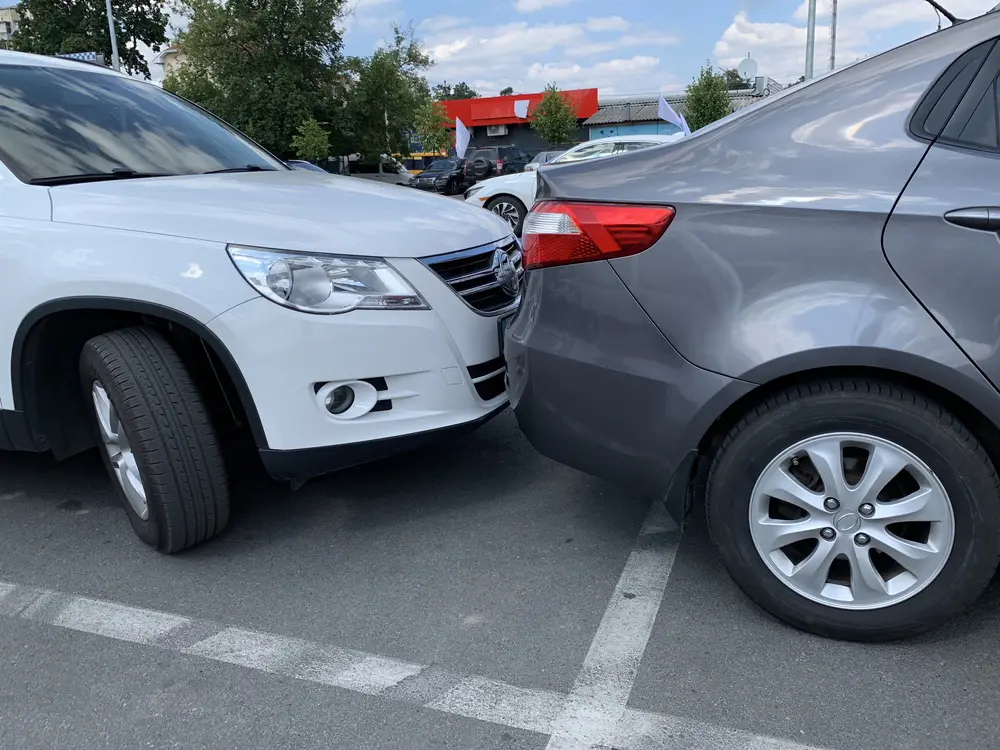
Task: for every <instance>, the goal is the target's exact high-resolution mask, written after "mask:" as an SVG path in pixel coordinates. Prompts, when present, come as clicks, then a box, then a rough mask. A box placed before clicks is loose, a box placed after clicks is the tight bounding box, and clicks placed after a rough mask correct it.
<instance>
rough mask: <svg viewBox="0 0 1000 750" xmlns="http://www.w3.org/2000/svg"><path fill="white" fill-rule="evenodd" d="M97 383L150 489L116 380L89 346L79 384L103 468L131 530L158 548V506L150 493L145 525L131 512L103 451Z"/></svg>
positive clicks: (145, 484) (141, 477)
mask: <svg viewBox="0 0 1000 750" xmlns="http://www.w3.org/2000/svg"><path fill="white" fill-rule="evenodd" d="M95 381H96V382H98V383H100V384H101V386H102V387H103V388H104V392H105V393H107V394H108V399H110V401H111V404H112V406H114V408H115V412H116V413H117V414H118V419H119V422H120V423H121V429H122V430H124V431H125V437H127V438H128V441H129V445H130V446H132V450H133V453H134V455H135V459H136V465H137V466H138V468H139V477H140V479H141V480H142V483H143V486H144V487H147V488H148V487H149V486H150V485H149V481H148V479H147V469H146V463H147V460H148V459H147V457H146V456H145V454H144V453H143V451H142V450H141V448H139V447H138V446H139V443H138V437H137V436H135V435H134V434H133V433H134V430H133V428H132V419H131V416H130V415H129V414H128V412H127V409H126V407H125V406H123V404H122V399H121V398H120V396H119V394H118V391H117V389H116V388H115V385H114V381H113V379H112V378H111V376H110V374H109V373H108V372H106V369H105V368H104V367H102V363H101V361H100V358H99V357H97V356H96V355H95V353H94V350H93V349H91V347H89V346H87V347H85V348H84V352H83V356H82V358H81V360H80V384H81V387H82V390H83V395H84V399H85V402H84V403H86V405H87V411H88V413H89V420H90V425H91V429H92V430H93V432H94V436H95V438H96V441H97V450H98V451H99V452H100V454H101V461H102V462H103V463H104V468H105V470H106V471H107V472H108V476H109V477H110V478H111V483H112V484H113V485H114V488H115V494H116V495H117V496H118V500H119V502H121V504H122V507H123V508H125V512H126V513H127V514H128V520H129V523H130V524H131V526H132V530H133V531H134V532H135V534H136V536H138V537H139V538H140V539H141V540H142V541H143V542H144V543H146V544H148V545H151V546H153V547H155V546H156V545H157V544H158V542H159V538H160V533H159V519H158V517H157V514H158V512H159V510H160V509H159V506H158V505H157V503H156V502H154V501H153V499H152V498H150V497H149V492H148V490H147V493H146V503H147V506H148V508H149V518H148V519H146V520H145V521H144V520H143V519H142V518H140V517H139V515H138V514H137V513H136V512H135V511H134V510H133V509H132V506H131V504H129V501H128V498H127V497H126V496H125V490H124V489H123V488H122V486H121V481H120V480H119V479H118V477H117V476H116V475H115V470H114V467H113V466H112V465H111V457H110V456H109V455H108V451H107V450H106V449H105V447H104V438H103V436H102V434H101V427H100V424H99V423H98V420H97V412H96V410H95V409H94V397H93V387H94V382H95Z"/></svg>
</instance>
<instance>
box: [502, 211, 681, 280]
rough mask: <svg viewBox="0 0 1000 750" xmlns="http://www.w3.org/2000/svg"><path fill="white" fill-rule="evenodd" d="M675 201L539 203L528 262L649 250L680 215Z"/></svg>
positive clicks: (528, 236) (528, 226)
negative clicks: (668, 203)
mask: <svg viewBox="0 0 1000 750" xmlns="http://www.w3.org/2000/svg"><path fill="white" fill-rule="evenodd" d="M674 213H675V212H674V209H673V208H671V207H670V206H637V205H625V204H616V203H564V202H562V201H542V202H541V203H536V204H535V206H534V207H533V208H532V209H531V211H530V213H529V214H528V215H527V217H525V220H524V226H523V228H522V230H521V239H522V242H523V243H524V267H525V268H526V269H530V268H545V267H547V266H565V265H569V264H571V263H585V262H587V261H591V260H611V259H612V258H623V257H625V256H627V255H636V254H638V253H641V252H642V251H644V250H648V249H649V248H651V247H652V246H653V245H654V244H656V242H657V240H659V239H660V237H662V236H663V233H664V232H665V231H667V227H668V226H670V222H671V221H673V218H674Z"/></svg>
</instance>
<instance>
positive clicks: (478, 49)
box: [344, 0, 997, 95]
mask: <svg viewBox="0 0 1000 750" xmlns="http://www.w3.org/2000/svg"><path fill="white" fill-rule="evenodd" d="M348 2H349V3H350V4H351V7H352V11H351V13H350V15H349V16H348V17H347V18H346V19H345V34H344V44H345V52H347V53H348V54H356V55H367V54H370V53H371V52H372V51H373V49H374V48H375V47H376V45H377V44H378V43H379V42H380V41H381V40H382V39H384V38H386V36H387V34H388V32H389V30H390V27H391V24H392V23H393V22H394V21H395V22H397V23H400V24H402V25H405V24H407V23H411V22H412V23H413V25H414V27H415V30H416V35H417V37H418V38H420V39H421V40H422V41H423V42H424V44H425V46H426V48H427V50H428V51H429V53H430V55H431V57H432V59H433V60H434V61H435V65H434V67H432V68H431V69H430V70H429V71H428V72H427V78H428V80H429V81H430V82H431V83H432V84H435V83H439V82H441V81H448V82H450V83H456V82H458V81H466V82H467V83H469V84H470V85H472V86H473V88H475V89H476V90H477V91H479V92H480V93H481V94H483V95H495V94H498V93H499V92H500V90H501V89H503V88H505V87H506V86H512V87H513V88H514V90H515V91H517V92H519V93H529V92H534V91H540V90H541V89H543V88H544V87H545V85H546V84H547V83H549V82H554V83H556V85H558V86H559V88H562V89H570V88H590V87H597V88H598V89H599V90H600V93H601V94H604V95H630V94H649V93H654V92H657V91H659V92H664V93H667V92H673V91H680V90H683V88H684V86H685V85H687V84H688V83H690V81H691V79H692V78H693V77H694V76H695V75H697V73H698V70H699V68H700V67H701V66H702V65H703V64H704V63H705V61H706V60H711V62H712V64H713V65H716V66H720V67H735V66H736V65H737V64H738V63H739V62H740V60H741V59H742V58H744V57H746V56H747V55H748V54H749V55H750V56H752V57H753V58H754V59H755V60H756V61H757V63H758V75H766V76H770V77H771V78H775V79H777V80H779V81H782V82H785V81H791V80H795V79H797V78H798V77H799V76H800V75H802V73H803V72H804V67H805V42H806V15H807V3H806V0H692V1H690V2H688V1H687V0H617V2H608V0H488V1H487V2H479V1H477V0H348ZM939 2H941V4H942V5H944V6H945V7H946V8H948V10H950V11H951V12H952V13H954V14H955V15H956V16H958V17H960V18H961V17H966V18H968V17H972V16H976V15H979V14H981V13H983V12H985V11H987V10H989V9H990V8H991V7H993V6H994V5H996V3H997V0H939ZM837 15H838V23H837V64H838V67H839V66H840V65H843V64H847V63H850V62H853V61H855V60H857V59H859V58H861V57H864V56H866V55H870V54H875V53H878V52H882V51H884V50H886V49H890V48H892V47H895V46H897V45H899V44H902V43H904V42H907V41H910V40H911V39H915V38H917V37H919V36H923V35H924V34H928V33H931V32H933V31H934V30H935V29H936V28H937V26H938V16H937V14H936V12H935V11H934V10H933V8H931V6H930V5H928V4H927V3H926V2H925V1H924V0H839V3H838V13H837ZM944 24H945V25H947V24H948V22H947V21H946V20H945V21H944ZM829 57H830V0H818V16H817V30H816V56H815V63H814V65H815V71H816V72H817V73H819V72H823V71H825V70H827V69H828V68H829Z"/></svg>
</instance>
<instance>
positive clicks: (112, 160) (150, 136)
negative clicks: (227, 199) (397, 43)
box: [0, 65, 285, 182]
mask: <svg viewBox="0 0 1000 750" xmlns="http://www.w3.org/2000/svg"><path fill="white" fill-rule="evenodd" d="M0 157H2V158H3V161H4V163H5V164H6V165H7V166H8V167H9V168H10V169H11V171H12V172H14V174H15V175H17V177H18V178H20V179H22V180H24V181H26V182H29V181H32V180H35V181H44V180H47V179H51V178H54V177H68V178H72V177H73V176H83V175H91V176H95V175H101V174H109V175H111V176H112V177H114V178H118V177H129V176H133V173H135V174H134V176H141V175H159V174H199V173H203V172H212V171H220V170H243V169H247V168H254V169H256V168H262V169H269V170H273V169H284V168H285V167H284V165H282V164H281V163H280V162H278V161H277V160H275V159H274V158H273V157H271V156H270V155H269V154H267V152H265V151H264V150H263V149H261V148H259V147H257V146H255V145H254V144H253V143H251V142H250V141H248V140H246V139H245V138H243V137H242V136H240V135H239V134H238V133H236V131H234V130H232V129H230V128H229V127H227V126H226V125H225V124H223V123H222V122H221V121H219V120H216V119H215V118H214V117H211V116H210V115H208V114H206V113H205V112H203V111H202V110H200V109H198V108H197V107H195V106H193V105H191V104H188V103H187V102H185V101H184V100H182V99H179V98H178V97H175V96H173V95H171V94H169V93H167V92H165V91H163V90H162V89H160V88H158V87H156V86H153V85H151V84H147V83H143V82H141V81H136V80H133V79H130V78H124V77H119V76H114V75H108V74H106V73H97V72H89V71H85V70H81V71H77V70H67V69H61V68H44V67H28V66H23V67H22V66H13V65H6V66H0ZM68 181H72V180H68Z"/></svg>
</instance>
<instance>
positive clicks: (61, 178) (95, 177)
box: [28, 169, 174, 185]
mask: <svg viewBox="0 0 1000 750" xmlns="http://www.w3.org/2000/svg"><path fill="white" fill-rule="evenodd" d="M173 176H174V175H172V174H170V173H169V172H137V171H136V170H134V169H112V170H111V171H110V172H81V173H80V174H61V175H53V176H52V177H36V178H34V179H33V180H28V182H29V183H31V184H32V185H72V184H73V183H76V182H102V181H104V180H133V179H138V178H140V177H173Z"/></svg>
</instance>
